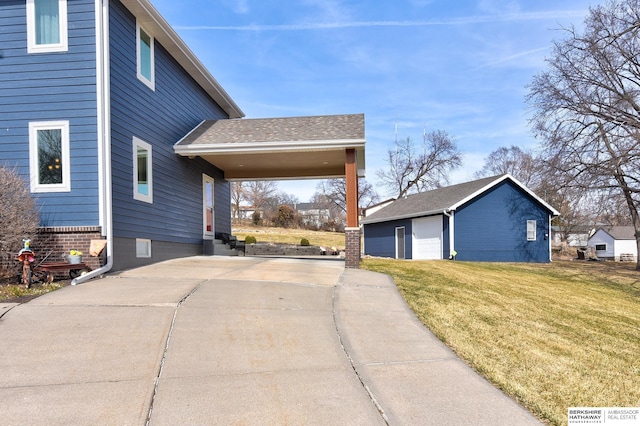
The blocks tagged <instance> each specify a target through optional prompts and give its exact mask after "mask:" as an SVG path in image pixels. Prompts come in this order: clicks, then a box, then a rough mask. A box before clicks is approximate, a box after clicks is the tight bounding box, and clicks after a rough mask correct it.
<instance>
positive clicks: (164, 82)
mask: <svg viewBox="0 0 640 426" xmlns="http://www.w3.org/2000/svg"><path fill="white" fill-rule="evenodd" d="M0 40H2V46H1V52H0V128H1V129H2V131H1V132H0V165H2V166H7V167H10V168H15V169H16V170H17V172H18V173H19V174H20V175H21V176H22V177H23V178H24V180H25V181H26V182H29V184H30V189H31V193H32V195H33V197H34V198H35V199H36V201H37V204H38V207H39V209H40V212H41V221H42V223H41V225H42V226H43V227H42V228H41V231H40V232H39V235H38V237H37V239H36V240H35V241H34V247H35V248H36V249H39V250H41V251H46V250H48V249H49V248H54V250H57V251H65V252H66V251H68V250H69V249H70V248H73V249H78V250H82V251H88V249H89V244H90V241H91V240H95V239H105V240H107V242H108V244H107V245H106V247H107V249H106V257H105V258H103V259H100V260H98V259H89V258H88V256H85V259H83V260H87V261H89V262H90V265H91V266H92V267H93V268H94V269H95V268H97V267H100V266H101V264H99V263H98V262H100V263H104V262H106V265H103V267H101V268H100V269H98V270H96V271H94V272H93V273H90V274H89V275H88V276H85V277H82V278H81V280H84V279H88V278H91V277H93V276H95V275H98V274H100V273H104V272H105V271H107V270H110V269H113V270H120V269H126V268H131V267H136V266H141V265H145V264H150V263H154V262H157V261H161V260H165V259H170V258H175V257H183V256H190V255H197V254H202V253H203V252H207V250H206V249H205V248H204V247H208V245H209V244H210V243H211V242H212V241H213V240H214V238H215V235H216V234H218V233H229V234H230V233H231V197H230V186H229V182H228V181H229V179H231V178H236V179H239V180H244V179H246V178H247V177H248V176H247V175H246V173H252V175H251V176H250V178H263V177H270V178H289V177H295V176H300V175H302V174H303V173H306V174H307V175H308V177H315V176H337V177H344V176H348V177H349V180H348V181H349V182H353V181H354V180H355V179H357V177H356V176H357V175H361V174H362V175H363V174H364V144H365V139H364V115H362V114H359V115H342V116H323V117H299V118H293V119H287V118H279V119H264V120H251V121H245V120H234V119H239V118H242V117H244V113H243V112H242V111H241V110H240V108H239V107H238V106H237V105H236V104H235V102H234V101H233V100H232V99H231V97H230V96H229V95H228V94H227V93H226V92H225V91H224V89H223V88H222V87H221V86H220V85H219V84H218V82H217V81H216V80H215V79H214V78H213V76H212V75H211V74H210V73H209V72H208V71H207V70H206V68H205V67H204V66H203V65H202V63H201V62H200V61H199V60H198V59H197V58H196V57H195V56H194V55H193V53H192V52H191V50H190V49H189V48H188V47H187V46H186V45H185V44H184V42H183V41H182V40H181V39H180V37H179V36H178V35H177V33H176V32H175V31H174V30H173V29H172V28H171V27H170V26H169V24H168V23H167V22H166V21H165V20H164V19H163V18H162V17H161V16H160V14H159V13H158V12H157V11H156V10H155V9H154V8H153V6H152V5H151V3H150V1H149V0H25V1H2V2H0ZM261 125H263V126H262V127H260V126H261ZM248 127H250V128H251V130H253V131H252V132H246V129H247V128H248ZM224 129H226V130H227V131H226V132H225V130H224ZM287 129H293V130H292V131H291V132H290V133H287V132H286V130H287ZM207 130H211V131H212V132H214V133H215V132H216V131H217V132H218V133H217V134H218V136H220V135H221V136H223V137H225V138H227V139H225V140H224V141H222V142H219V141H217V140H214V141H213V144H208V141H209V139H211V138H208V136H209V134H207V133H206V132H207ZM268 130H270V131H271V133H268V134H267V131H268ZM248 133H250V134H252V135H256V137H260V136H263V135H264V134H267V135H268V136H271V137H272V138H273V140H266V139H259V138H257V139H255V140H254V139H250V140H247V139H243V138H245V137H246V136H245V135H246V134H248ZM203 134H204V135H205V136H207V137H203V138H200V139H199V137H200V136H202V135H203ZM214 139H215V138H214ZM309 140H311V142H309ZM228 142H232V143H228ZM190 143H192V144H193V145H189V144H190ZM309 145H312V148H310V149H309V150H307V147H308V146H309ZM274 152H275V154H274ZM272 155H273V156H275V155H277V156H278V158H277V159H278V161H275V159H274V158H273V157H270V156H272ZM281 157H282V158H281ZM284 157H286V158H284ZM345 158H346V160H345ZM225 160H229V162H228V163H225V162H224V161H225ZM240 162H242V164H239V163H240ZM244 165H246V166H247V167H245V168H244V169H238V170H235V171H234V170H232V169H233V168H234V167H235V168H238V167H239V168H242V166H244ZM292 165H293V166H296V167H297V169H294V170H292V168H291V167H292ZM311 165H313V167H312V166H311ZM242 170H244V173H245V174H243V172H242ZM229 175H232V177H229ZM307 175H305V177H306V176H307ZM347 187H348V188H353V187H354V185H351V186H349V185H347ZM348 190H349V189H348ZM351 191H353V189H351ZM354 210H355V209H354ZM353 233H354V234H355V233H356V232H355V231H353ZM38 244H39V246H38ZM358 244H359V240H358ZM353 245H354V247H356V244H355V243H353ZM17 249H18V248H16V250H17ZM352 251H354V252H357V251H356V250H352ZM59 256H60V253H54V254H53V257H51V258H52V259H59ZM350 259H352V261H351V265H357V260H358V258H357V257H354V256H352V257H351V258H350ZM351 267H353V266H351Z"/></svg>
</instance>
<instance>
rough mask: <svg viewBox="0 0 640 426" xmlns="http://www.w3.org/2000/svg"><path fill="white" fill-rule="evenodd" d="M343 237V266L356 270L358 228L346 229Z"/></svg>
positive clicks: (358, 243)
mask: <svg viewBox="0 0 640 426" xmlns="http://www.w3.org/2000/svg"><path fill="white" fill-rule="evenodd" d="M344 237H345V250H344V254H345V264H344V266H345V267H346V268H351V269H358V268H359V267H360V228H347V229H345V231H344Z"/></svg>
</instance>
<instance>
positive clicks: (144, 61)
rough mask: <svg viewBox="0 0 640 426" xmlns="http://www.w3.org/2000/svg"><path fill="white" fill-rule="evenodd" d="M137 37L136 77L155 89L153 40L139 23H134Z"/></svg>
mask: <svg viewBox="0 0 640 426" xmlns="http://www.w3.org/2000/svg"><path fill="white" fill-rule="evenodd" d="M136 33H137V38H138V42H137V44H138V48H137V51H138V79H139V80H140V81H142V82H143V83H144V84H146V85H147V86H149V88H150V89H151V90H155V67H154V40H153V37H152V36H151V35H149V33H147V32H146V31H145V30H144V29H143V28H142V27H141V26H140V24H137V25H136Z"/></svg>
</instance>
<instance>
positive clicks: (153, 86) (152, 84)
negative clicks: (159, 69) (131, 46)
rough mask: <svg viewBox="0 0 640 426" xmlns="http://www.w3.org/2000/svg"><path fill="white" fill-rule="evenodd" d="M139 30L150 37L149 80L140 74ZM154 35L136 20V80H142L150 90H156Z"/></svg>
mask: <svg viewBox="0 0 640 426" xmlns="http://www.w3.org/2000/svg"><path fill="white" fill-rule="evenodd" d="M140 30H142V31H144V32H145V33H146V34H147V35H148V36H149V38H150V39H151V59H150V60H151V80H149V79H148V78H147V77H145V76H144V75H143V74H142V62H141V57H140V53H141V52H140ZM155 62H156V61H155V37H153V36H152V35H151V33H149V31H147V30H146V29H144V28H143V27H141V26H140V23H139V22H136V64H137V65H136V66H137V73H138V80H140V81H142V82H143V83H144V84H145V85H147V87H149V88H150V89H151V90H153V91H155V90H156V66H155Z"/></svg>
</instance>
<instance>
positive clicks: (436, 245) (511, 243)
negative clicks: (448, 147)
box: [361, 174, 559, 262]
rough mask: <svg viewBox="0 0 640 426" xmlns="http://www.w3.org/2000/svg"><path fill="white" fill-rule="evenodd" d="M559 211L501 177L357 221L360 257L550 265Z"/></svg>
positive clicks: (405, 201) (404, 202)
mask: <svg viewBox="0 0 640 426" xmlns="http://www.w3.org/2000/svg"><path fill="white" fill-rule="evenodd" d="M558 215H559V213H558V211H557V210H555V209H554V208H553V207H551V206H550V205H549V204H547V203H546V202H545V201H544V200H542V199H541V198H539V197H538V196H537V195H536V194H534V193H533V192H532V191H531V190H529V189H528V188H526V187H525V186H524V185H523V184H521V183H520V182H518V181H517V180H516V179H515V178H514V177H513V176H511V175H509V174H504V175H500V176H494V177H490V178H484V179H479V180H475V181H472V182H467V183H462V184H459V185H453V186H449V187H445V188H439V189H435V190H433V191H427V192H422V193H419V194H413V195H409V196H406V197H404V198H402V199H399V200H396V201H394V202H393V203H391V204H389V205H387V206H386V207H384V208H382V209H380V210H378V211H376V212H374V213H373V214H371V215H370V216H367V217H365V218H364V219H362V220H361V223H362V224H363V233H364V253H365V254H366V255H371V256H380V257H391V258H396V259H450V258H455V259H457V260H467V261H493V262H549V261H551V239H550V238H549V236H550V234H551V219H552V218H553V217H554V216H558Z"/></svg>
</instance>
